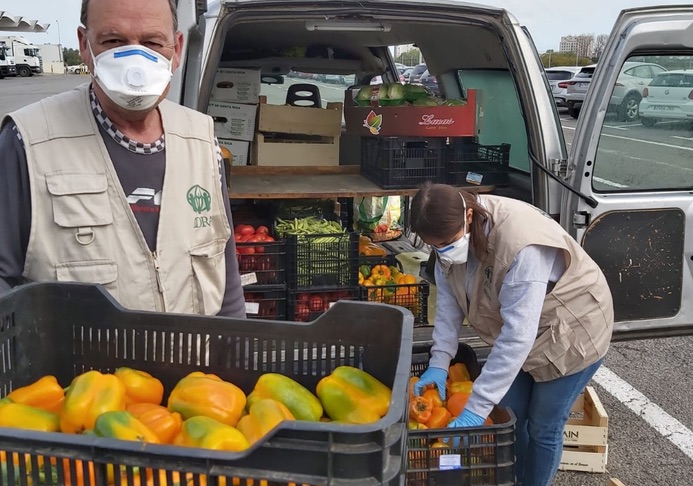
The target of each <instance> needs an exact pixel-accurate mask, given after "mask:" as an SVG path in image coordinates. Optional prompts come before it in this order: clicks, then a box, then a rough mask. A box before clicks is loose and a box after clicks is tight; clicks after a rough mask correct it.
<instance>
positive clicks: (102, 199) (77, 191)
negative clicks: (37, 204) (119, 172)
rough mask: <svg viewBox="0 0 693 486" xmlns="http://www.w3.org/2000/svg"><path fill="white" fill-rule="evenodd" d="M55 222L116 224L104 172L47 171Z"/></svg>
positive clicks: (76, 225)
mask: <svg viewBox="0 0 693 486" xmlns="http://www.w3.org/2000/svg"><path fill="white" fill-rule="evenodd" d="M46 187H47V188H48V192H49V193H50V194H51V202H52V205H53V221H54V222H55V224H57V225H58V226H60V227H62V228H81V227H89V226H103V225H107V224H112V223H113V213H112V212H111V205H110V202H109V200H108V193H107V192H106V191H107V189H108V179H107V178H106V174H103V173H91V174H86V173H79V174H74V173H65V172H51V173H48V174H46Z"/></svg>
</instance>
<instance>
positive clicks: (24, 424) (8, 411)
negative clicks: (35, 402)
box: [0, 403, 60, 432]
mask: <svg viewBox="0 0 693 486" xmlns="http://www.w3.org/2000/svg"><path fill="white" fill-rule="evenodd" d="M0 427H9V428H13V429H27V430H38V431H41V432H59V431H60V417H59V416H58V414H57V413H53V412H47V411H46V410H42V409H40V408H36V407H31V406H29V405H23V404H21V403H6V404H4V405H2V406H0Z"/></svg>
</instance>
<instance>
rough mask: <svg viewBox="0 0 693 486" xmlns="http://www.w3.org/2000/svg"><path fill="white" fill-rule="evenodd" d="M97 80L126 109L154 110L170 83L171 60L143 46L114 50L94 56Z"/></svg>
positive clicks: (108, 94)
mask: <svg viewBox="0 0 693 486" xmlns="http://www.w3.org/2000/svg"><path fill="white" fill-rule="evenodd" d="M89 50H90V52H91V56H92V59H93V60H94V79H95V80H96V82H97V83H99V86H101V89H103V90H104V92H105V93H106V96H108V97H109V98H110V99H111V101H113V102H114V103H115V104H117V105H118V106H120V107H121V108H123V109H125V110H130V111H145V110H150V109H152V108H154V107H155V106H156V104H157V102H158V101H159V98H160V97H161V95H162V94H163V93H164V91H165V90H166V88H167V87H168V84H169V82H170V81H171V77H172V73H171V61H169V60H168V59H166V58H165V57H164V56H162V55H161V54H159V53H158V52H156V51H153V50H151V49H149V48H147V47H144V46H140V45H128V46H120V47H115V48H113V49H109V50H107V51H104V52H102V53H101V54H99V55H98V56H94V51H92V50H91V43H89Z"/></svg>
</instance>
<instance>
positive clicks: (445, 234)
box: [410, 182, 492, 257]
mask: <svg viewBox="0 0 693 486" xmlns="http://www.w3.org/2000/svg"><path fill="white" fill-rule="evenodd" d="M460 196H462V197H464V203H466V205H467V209H469V208H471V209H472V210H473V214H472V224H471V225H470V228H469V229H470V231H471V235H470V236H471V238H470V243H471V246H472V249H473V251H474V254H475V255H476V256H477V257H482V256H484V255H486V253H488V238H487V237H486V232H485V231H484V225H485V224H486V222H487V221H489V222H491V223H492V218H491V215H490V214H489V212H488V211H486V210H485V209H484V208H483V207H482V206H481V205H480V204H479V203H478V201H477V194H476V191H473V190H460V189H458V188H455V187H452V186H448V185H446V184H432V183H430V182H426V183H424V184H423V185H422V186H421V188H420V189H419V191H418V192H417V193H416V195H415V196H414V198H413V199H412V201H411V218H410V219H411V229H412V231H413V232H414V233H416V234H417V235H419V236H420V237H421V238H423V239H424V240H425V239H427V238H435V239H437V240H442V241H447V240H450V239H452V238H453V237H454V236H455V235H456V234H457V233H459V232H460V231H461V230H462V228H463V227H464V218H465V210H464V206H465V205H464V203H463V202H462V197H460Z"/></svg>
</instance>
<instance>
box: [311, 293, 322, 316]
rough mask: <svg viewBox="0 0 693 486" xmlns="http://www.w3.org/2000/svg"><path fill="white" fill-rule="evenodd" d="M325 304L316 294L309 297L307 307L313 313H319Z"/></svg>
mask: <svg viewBox="0 0 693 486" xmlns="http://www.w3.org/2000/svg"><path fill="white" fill-rule="evenodd" d="M324 306H325V302H324V301H323V300H322V297H320V295H318V294H313V295H311V296H310V303H309V307H310V310H311V311H313V312H321V311H322V310H323V309H324Z"/></svg>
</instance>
